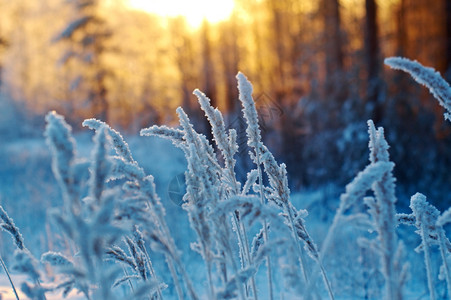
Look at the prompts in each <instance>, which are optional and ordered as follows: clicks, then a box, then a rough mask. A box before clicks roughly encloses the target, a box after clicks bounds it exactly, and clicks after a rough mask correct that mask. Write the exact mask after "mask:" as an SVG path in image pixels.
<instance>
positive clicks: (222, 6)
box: [128, 0, 234, 28]
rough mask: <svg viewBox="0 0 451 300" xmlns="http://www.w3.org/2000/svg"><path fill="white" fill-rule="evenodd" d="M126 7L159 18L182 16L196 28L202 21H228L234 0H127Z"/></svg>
mask: <svg viewBox="0 0 451 300" xmlns="http://www.w3.org/2000/svg"><path fill="white" fill-rule="evenodd" d="M128 5H129V6H130V7H131V8H133V9H139V10H143V11H146V12H149V13H154V14H158V15H160V16H167V17H176V16H183V17H185V18H186V20H187V22H188V23H189V24H190V25H191V26H192V27H195V28H197V27H199V26H200V24H201V23H202V21H203V20H204V19H206V20H207V21H209V22H211V23H217V22H220V21H222V20H226V19H228V18H229V17H230V15H231V14H232V11H233V7H234V0H129V1H128Z"/></svg>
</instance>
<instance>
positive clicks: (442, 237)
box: [439, 228, 451, 299]
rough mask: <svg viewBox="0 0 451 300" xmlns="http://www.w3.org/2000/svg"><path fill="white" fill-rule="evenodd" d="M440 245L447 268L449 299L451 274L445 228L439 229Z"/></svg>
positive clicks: (450, 295)
mask: <svg viewBox="0 0 451 300" xmlns="http://www.w3.org/2000/svg"><path fill="white" fill-rule="evenodd" d="M439 243H440V244H439V247H440V255H441V256H442V261H443V267H444V268H445V279H446V286H447V288H448V299H451V276H450V273H449V266H448V260H447V259H446V255H447V253H446V252H447V249H446V236H445V231H444V230H443V228H440V229H439Z"/></svg>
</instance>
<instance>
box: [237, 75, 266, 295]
mask: <svg viewBox="0 0 451 300" xmlns="http://www.w3.org/2000/svg"><path fill="white" fill-rule="evenodd" d="M236 77H237V79H238V90H239V99H240V101H241V104H242V106H243V114H244V118H245V119H246V121H247V129H246V134H247V136H248V142H247V144H248V145H249V146H250V147H252V148H253V149H254V151H255V159H254V162H255V164H256V165H257V171H258V181H259V182H258V183H259V187H260V202H261V204H262V205H265V199H264V189H263V175H262V170H261V164H262V161H261V157H260V156H261V153H260V150H259V147H260V144H261V136H260V129H259V126H258V116H257V110H256V109H255V102H254V100H253V98H252V90H253V88H252V84H251V83H250V82H249V81H248V80H247V78H246V77H245V76H244V75H243V73H238V75H237V76H236ZM267 225H268V224H267V221H266V220H263V240H264V242H265V244H266V243H267V242H268V226H267ZM266 268H267V276H268V289H269V295H268V296H269V299H270V300H272V299H274V296H273V283H272V270H271V258H270V255H269V254H268V255H266Z"/></svg>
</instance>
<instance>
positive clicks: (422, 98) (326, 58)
mask: <svg viewBox="0 0 451 300" xmlns="http://www.w3.org/2000/svg"><path fill="white" fill-rule="evenodd" d="M393 55H399V56H405V57H408V58H410V59H415V60H418V61H419V62H421V63H422V64H424V65H426V66H430V67H433V68H435V69H436V70H438V71H440V72H441V74H442V75H443V76H444V77H445V78H447V80H448V81H449V80H450V78H451V1H450V0H434V1H424V0H378V1H376V0H316V1H302V0H228V1H152V0H148V1H133V0H130V1H127V0H122V1H121V0H70V1H63V0H39V1H33V0H14V1H10V0H0V72H1V73H0V74H1V77H0V90H1V93H0V139H1V145H0V152H1V154H2V157H3V161H2V162H1V163H0V184H1V186H0V192H1V195H0V197H2V198H0V199H2V200H1V202H3V203H8V204H6V206H15V205H16V206H17V207H16V208H17V209H19V207H21V205H22V204H20V203H22V202H20V201H19V200H20V199H21V198H24V199H28V200H27V201H31V202H32V201H37V202H39V201H41V200H42V199H43V198H47V196H45V195H48V194H46V193H50V192H49V191H51V190H52V189H54V188H55V186H53V182H52V180H53V179H52V175H51V173H50V167H49V158H48V151H47V148H46V146H45V145H44V143H43V137H42V132H43V129H44V126H45V124H44V117H43V116H44V114H45V113H46V112H47V111H49V110H56V111H57V112H58V113H60V114H63V115H65V116H66V120H67V121H68V122H69V123H70V124H71V125H72V126H73V128H74V132H75V133H76V134H77V135H78V134H79V132H81V131H82V128H81V122H82V120H83V119H85V118H91V117H96V118H99V119H102V120H104V121H106V122H108V123H109V124H110V125H111V126H112V127H114V128H116V129H118V130H120V131H121V132H122V133H124V134H125V135H126V136H129V137H134V136H136V135H137V134H138V132H139V129H141V128H144V127H147V126H150V125H153V124H168V125H172V126H177V119H176V116H175V108H176V107H178V106H182V107H183V108H184V109H185V110H186V111H187V112H188V114H189V115H190V117H191V120H192V121H193V123H194V124H195V127H196V128H197V129H198V130H199V131H201V132H204V133H205V134H206V135H207V136H209V128H208V125H207V124H206V121H205V120H204V118H203V113H202V112H201V111H200V109H199V107H198V104H197V101H196V99H195V97H194V96H193V95H192V91H193V90H194V89H195V88H199V89H200V90H202V91H203V92H205V93H206V94H207V96H209V97H210V98H211V99H212V103H213V105H214V106H217V107H219V109H220V110H221V111H222V112H223V113H224V114H225V116H226V120H227V126H229V127H230V128H232V127H233V128H237V129H238V142H239V143H240V146H241V150H240V156H242V159H240V163H239V167H238V168H237V172H238V173H239V174H240V176H241V177H244V176H245V174H246V171H247V170H248V169H247V167H246V166H248V165H249V163H250V162H249V161H248V160H247V159H246V158H245V157H246V156H247V150H246V141H245V132H244V126H243V125H244V124H243V120H242V118H241V116H240V105H239V102H238V100H237V98H238V94H237V88H236V81H235V75H236V74H237V72H238V71H242V72H243V73H244V74H246V76H247V77H248V78H249V80H250V81H251V82H252V83H253V85H254V98H255V99H256V103H257V107H258V110H259V113H260V125H261V127H262V132H263V135H264V139H265V143H266V144H267V145H268V146H269V148H270V149H271V151H273V152H274V154H275V155H276V157H277V159H278V160H279V161H280V162H285V163H286V164H287V166H288V172H289V179H290V184H291V188H292V190H293V191H299V190H309V189H315V188H318V187H321V188H323V189H324V188H325V187H329V188H330V187H331V186H337V187H339V188H337V189H334V188H330V189H332V190H336V191H337V193H336V194H339V193H340V192H342V191H343V190H344V186H345V184H346V183H347V182H349V180H350V179H352V178H353V177H354V176H355V174H356V173H357V172H358V171H359V170H361V169H362V168H363V167H364V166H365V165H366V163H367V157H368V150H367V143H368V137H367V129H366V120H368V119H370V118H371V119H373V120H374V121H375V122H376V124H377V125H379V126H384V127H385V128H386V136H387V139H388V141H389V143H390V145H391V155H392V159H393V160H394V161H395V163H396V164H397V167H396V174H395V175H396V177H397V178H398V192H399V193H400V199H401V201H400V202H399V205H400V206H401V207H407V206H408V199H409V197H410V195H412V194H413V193H414V192H417V191H418V192H422V193H424V194H426V195H427V196H429V197H430V199H429V200H430V201H431V202H432V203H434V204H436V205H437V206H438V207H440V208H441V209H443V208H447V207H448V206H449V205H450V204H451V172H450V171H449V170H450V167H451V127H450V125H449V124H447V123H445V122H444V120H443V116H442V114H443V110H442V109H441V108H440V107H439V106H438V104H437V103H436V101H435V100H434V99H433V97H432V96H431V95H430V94H429V93H428V92H427V90H426V89H425V88H423V87H420V86H419V85H417V84H415V83H414V82H413V81H412V80H411V79H410V77H409V76H408V75H407V74H404V73H401V72H394V71H391V70H389V69H387V68H386V67H384V65H383V59H384V58H385V57H388V56H393ZM139 139H141V140H142V139H144V138H139ZM79 140H80V141H81V143H82V144H83V141H85V144H89V143H90V140H89V138H87V137H83V135H81V136H80V137H79ZM27 141H28V142H27ZM32 141H41V142H40V143H41V144H39V142H37V143H33V142H32ZM137 144H139V142H137ZM143 145H144V144H143ZM168 147H171V146H169V145H168ZM149 148H152V146H151V145H149V146H148V149H149ZM162 149H163V148H162ZM137 151H139V150H137ZM161 151H162V152H164V151H165V150H161ZM86 152H87V153H88V154H89V152H88V151H86ZM143 152H144V153H145V151H143ZM155 155H156V154H155ZM143 156H144V157H145V156H146V154H144V155H143ZM147 156H149V154H147ZM180 164H181V165H183V159H181V162H180ZM44 165H45V167H44ZM40 166H42V168H40ZM163 168H164V167H163ZM154 171H155V172H157V173H158V172H162V170H159V169H154ZM182 171H183V167H182ZM154 175H155V176H156V177H157V178H158V174H154ZM30 176H31V178H33V180H36V181H37V182H38V184H35V185H33V180H31V181H30V180H29V179H25V178H30ZM174 176H176V174H175V175H174ZM21 178H23V179H22V181H20V180H21ZM169 179H170V178H169ZM162 185H163V192H164V189H165V188H167V183H163V184H162ZM19 191H20V192H19ZM24 193H26V194H25V195H23V194H24ZM52 193H57V191H56V192H52ZM48 198H52V197H50V196H49V197H48ZM33 199H34V200H33ZM11 201H13V202H11ZM43 201H44V200H43ZM45 201H48V200H45ZM11 203H16V204H11ZM40 203H41V204H42V202H40ZM44 203H46V202H44Z"/></svg>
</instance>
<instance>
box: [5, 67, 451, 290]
mask: <svg viewBox="0 0 451 300" xmlns="http://www.w3.org/2000/svg"><path fill="white" fill-rule="evenodd" d="M387 63H388V64H389V65H391V66H394V67H396V68H400V69H403V70H405V71H407V72H410V73H412V74H413V75H414V77H415V78H416V80H417V81H418V82H420V83H422V84H425V85H426V86H427V87H428V88H429V89H430V90H431V92H432V94H433V95H434V96H435V97H437V99H438V100H439V101H440V103H441V104H442V105H443V106H444V107H445V108H446V109H448V110H449V108H450V105H449V103H451V102H450V101H451V100H450V98H451V93H450V87H449V85H448V83H446V81H444V80H443V79H441V77H440V76H439V75H438V74H437V73H436V72H435V71H433V70H431V69H428V68H424V67H422V66H421V65H419V64H418V63H416V62H411V61H408V60H405V59H400V58H391V59H388V60H387ZM237 80H238V89H239V93H240V97H239V99H240V102H241V104H242V107H243V110H242V111H243V116H244V119H245V121H246V124H247V129H246V135H247V145H248V147H249V149H250V152H249V155H250V157H251V159H252V161H253V163H254V164H253V167H252V168H251V169H250V170H248V174H247V180H246V181H245V182H240V181H239V180H238V179H237V175H236V173H235V169H236V158H235V157H236V154H237V152H238V146H237V142H236V140H237V133H236V131H235V130H234V129H230V130H227V129H226V128H227V127H226V124H225V122H224V119H223V116H222V114H221V112H220V111H219V110H217V109H215V108H213V107H212V106H211V105H210V99H208V98H207V97H206V96H205V95H204V94H203V93H202V92H200V91H198V90H196V91H195V92H194V94H195V95H196V96H197V97H198V99H199V103H200V106H201V108H202V110H203V111H204V112H205V115H206V118H207V119H208V121H209V122H210V124H211V128H212V134H213V141H209V140H208V139H207V138H206V137H205V136H204V135H202V134H200V133H198V132H196V130H195V129H194V127H193V125H192V124H191V122H190V120H189V116H188V115H187V114H186V113H185V112H184V111H183V109H182V108H179V109H178V110H177V114H178V116H179V119H180V127H179V128H169V127H166V126H152V127H150V128H146V129H143V130H142V131H141V135H143V136H146V137H142V138H143V139H148V137H147V136H151V137H150V138H152V139H154V138H155V136H156V137H161V138H163V139H167V140H169V141H171V142H172V143H173V144H174V145H175V146H176V147H177V148H179V149H180V150H181V151H182V153H183V154H184V156H185V159H186V164H187V168H186V172H185V174H184V177H185V184H186V193H185V194H184V196H183V205H182V208H180V207H177V206H176V205H175V203H171V202H167V201H166V202H165V203H164V202H163V201H162V200H161V198H160V196H159V194H161V192H162V190H161V189H160V190H158V189H157V187H156V185H155V182H156V183H157V184H158V183H159V180H160V181H161V180H168V179H169V178H165V177H168V176H167V175H166V174H168V172H167V171H162V172H161V174H160V172H159V170H160V169H165V168H169V167H170V166H174V165H181V164H183V163H184V161H183V160H182V159H180V158H177V156H175V155H174V158H173V159H174V160H176V161H175V162H174V161H171V158H169V159H168V161H156V162H155V165H156V167H155V166H154V169H153V170H154V172H153V173H154V174H152V175H149V174H148V173H147V172H146V171H145V170H147V169H148V167H149V166H146V168H144V167H143V165H141V164H139V163H138V161H137V160H136V159H135V157H134V154H133V152H132V151H131V150H130V148H131V147H129V145H128V144H127V143H126V142H125V140H124V138H123V137H122V136H121V134H119V133H118V132H117V131H115V130H114V129H112V128H110V127H109V126H108V125H107V124H105V123H103V122H101V121H98V120H95V119H89V120H85V122H84V123H83V125H84V126H85V127H88V128H90V129H91V130H93V131H94V132H95V135H94V138H93V142H92V144H93V145H92V147H91V149H90V151H91V154H90V155H83V154H82V155H80V154H79V150H77V143H76V141H75V139H74V137H73V135H72V132H71V128H70V127H69V125H67V123H66V122H65V120H64V118H63V117H62V116H60V115H58V114H56V113H54V112H51V113H49V114H48V115H47V117H46V121H47V127H46V131H45V136H46V141H47V144H48V146H49V149H50V152H51V154H52V170H53V174H54V177H55V179H56V181H55V185H57V186H58V188H59V190H60V192H61V201H60V202H59V203H58V204H57V205H56V206H55V207H53V208H52V209H50V210H49V212H48V218H49V219H50V220H51V221H50V224H51V225H52V226H51V228H47V229H48V232H47V235H50V236H52V237H53V239H54V240H57V241H58V243H54V244H52V247H50V248H51V249H49V250H50V251H47V252H45V253H38V254H36V250H35V249H29V248H27V247H29V245H28V244H27V241H26V240H24V239H23V237H22V235H21V234H20V230H19V228H18V227H17V226H16V225H15V223H14V221H13V220H12V219H11V218H10V216H8V214H7V212H6V211H5V210H4V209H3V208H2V209H0V219H1V220H2V221H1V223H0V226H1V227H2V229H3V230H5V231H7V232H8V233H10V234H11V235H12V237H13V243H14V244H15V246H16V248H17V249H16V251H15V253H14V259H13V261H12V263H10V264H9V269H11V271H13V272H14V273H21V274H24V275H25V276H26V277H22V278H21V279H19V280H16V279H15V277H14V276H12V279H11V290H12V291H16V294H15V295H16V296H15V297H17V298H19V297H21V296H20V295H24V294H25V295H26V296H27V297H28V298H31V299H50V298H51V297H55V295H62V296H68V297H72V295H73V294H74V293H78V297H81V298H86V299H126V298H129V299H177V298H178V299H235V298H238V299H412V298H421V297H423V296H424V295H429V298H430V299H443V298H451V297H450V292H451V275H450V274H451V273H450V269H449V268H450V263H451V261H450V253H451V243H450V242H449V240H448V238H447V235H446V226H447V224H448V223H450V222H451V209H450V210H447V211H445V212H444V213H440V212H439V211H438V210H437V209H436V208H435V207H433V206H432V205H431V204H430V203H428V202H427V199H426V196H424V195H422V194H419V193H417V194H415V195H413V196H412V199H411V205H410V208H411V213H403V214H401V213H398V212H397V210H396V202H397V198H396V196H395V195H396V193H395V187H396V186H395V181H396V180H395V178H394V176H393V173H392V172H393V169H394V167H395V165H394V163H393V162H391V161H390V157H389V151H388V150H389V145H388V144H387V141H386V140H385V137H384V129H383V128H376V127H375V125H374V124H373V122H372V121H371V120H370V121H368V135H369V163H368V165H367V167H365V168H364V169H363V170H362V171H361V172H360V173H359V174H357V176H356V177H355V178H354V179H353V180H352V181H351V182H350V183H349V184H348V185H347V186H346V189H345V191H344V192H343V193H342V195H341V196H340V199H339V201H338V209H337V211H336V213H335V216H334V217H333V218H332V220H331V224H329V225H327V224H328V222H327V221H326V222H324V216H327V215H328V213H325V214H321V216H318V215H316V216H315V215H312V216H309V219H306V217H307V215H308V211H307V210H306V209H305V208H307V206H308V205H307V204H308V203H311V202H309V201H307V200H305V201H304V199H303V197H318V195H314V193H312V194H311V195H310V196H306V195H307V194H304V195H303V196H302V197H299V196H298V195H296V196H295V197H293V196H292V195H291V194H290V189H289V187H288V179H287V171H286V166H285V165H284V164H279V163H277V161H276V160H275V158H274V156H273V155H272V154H271V152H270V151H269V149H268V148H267V147H266V146H265V145H264V144H263V143H262V139H261V133H260V128H259V124H258V116H257V111H256V109H255V105H254V100H253V98H252V85H251V83H250V82H249V81H248V80H247V78H246V77H245V76H244V75H243V74H241V73H239V74H238V75H237ZM152 145H153V144H152V143H150V144H149V147H150V148H152ZM154 150H155V149H154ZM148 151H149V153H151V150H150V149H149V150H148ZM82 152H86V151H82ZM141 155H142V154H141ZM141 155H140V156H141ZM144 155H146V154H144ZM150 167H152V166H150ZM397 167H403V166H397ZM176 169H177V168H175V169H174V172H176V171H177V170H176ZM153 176H155V178H154V177H153ZM159 176H161V177H163V179H159ZM157 191H158V192H159V193H158V192H157ZM320 196H321V195H320ZM324 202H325V201H324ZM324 202H323V203H324ZM328 202H329V203H330V202H332V203H335V202H334V201H333V199H329V200H328ZM309 207H310V206H309ZM182 209H183V210H182ZM321 209H323V210H327V208H324V207H321V206H320V207H317V208H312V211H313V212H315V211H320V210H321ZM174 210H176V211H177V213H174ZM181 212H183V213H184V215H180V213H181ZM326 220H327V218H326ZM307 221H308V222H307ZM188 227H190V229H189V228H188ZM410 227H411V228H413V230H416V231H415V232H416V233H417V235H415V234H414V231H413V230H411V229H410ZM315 239H317V240H316V241H315ZM32 245H33V244H31V245H30V247H31V246H32ZM420 254H421V255H420ZM0 264H1V265H2V267H3V270H4V271H5V274H9V270H8V268H7V267H6V264H3V263H2V261H1V260H0ZM23 278H25V280H24V279H23ZM19 289H20V291H19Z"/></svg>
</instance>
